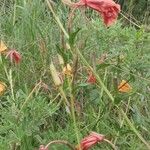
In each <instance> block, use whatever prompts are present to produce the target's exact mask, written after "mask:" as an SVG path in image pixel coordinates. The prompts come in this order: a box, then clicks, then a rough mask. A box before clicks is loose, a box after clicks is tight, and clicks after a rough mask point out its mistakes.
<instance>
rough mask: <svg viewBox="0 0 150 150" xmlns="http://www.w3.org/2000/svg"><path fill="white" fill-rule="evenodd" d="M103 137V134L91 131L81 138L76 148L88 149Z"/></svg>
mask: <svg viewBox="0 0 150 150" xmlns="http://www.w3.org/2000/svg"><path fill="white" fill-rule="evenodd" d="M104 139H105V138H104V135H102V134H98V133H96V132H91V133H90V135H88V136H87V137H85V138H84V139H82V140H81V142H80V146H77V148H76V150H80V149H81V150H89V148H91V147H92V146H94V145H95V144H97V143H99V142H102V141H103V140H104Z"/></svg>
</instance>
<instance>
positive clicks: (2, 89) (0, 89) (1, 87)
mask: <svg viewBox="0 0 150 150" xmlns="http://www.w3.org/2000/svg"><path fill="white" fill-rule="evenodd" d="M5 90H6V85H5V83H3V82H1V81H0V96H1V95H2V94H3V93H4V92H5Z"/></svg>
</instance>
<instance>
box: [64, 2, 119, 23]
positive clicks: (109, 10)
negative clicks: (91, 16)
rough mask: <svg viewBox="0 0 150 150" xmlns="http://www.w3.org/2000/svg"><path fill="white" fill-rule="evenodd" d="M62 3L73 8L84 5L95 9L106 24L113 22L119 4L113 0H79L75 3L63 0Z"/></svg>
mask: <svg viewBox="0 0 150 150" xmlns="http://www.w3.org/2000/svg"><path fill="white" fill-rule="evenodd" d="M64 3H66V4H68V5H69V6H72V7H74V8H78V7H82V6H86V7H90V8H92V9H94V10H96V11H97V12H98V13H99V14H100V15H101V16H102V18H103V21H104V23H105V25H106V26H111V25H112V24H114V23H115V21H116V20H117V17H118V13H119V12H120V5H119V4H116V3H115V2H114V1H113V0H80V1H79V2H77V3H71V2H70V1H67V2H66V1H64Z"/></svg>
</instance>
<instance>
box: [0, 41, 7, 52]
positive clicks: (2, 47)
mask: <svg viewBox="0 0 150 150" xmlns="http://www.w3.org/2000/svg"><path fill="white" fill-rule="evenodd" d="M5 50H7V46H6V45H5V43H4V42H3V41H2V40H1V41H0V53H2V52H4V51H5Z"/></svg>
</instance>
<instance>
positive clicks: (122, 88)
mask: <svg viewBox="0 0 150 150" xmlns="http://www.w3.org/2000/svg"><path fill="white" fill-rule="evenodd" d="M118 90H119V92H124V93H128V92H130V91H131V90H132V87H131V86H130V85H129V84H128V82H127V81H125V80H122V81H121V83H120V84H119V85H118Z"/></svg>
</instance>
